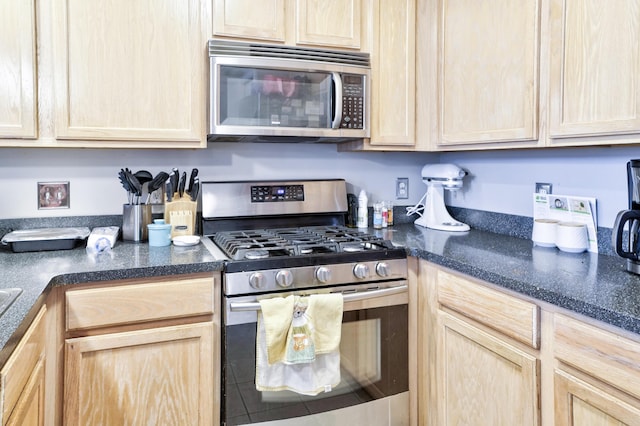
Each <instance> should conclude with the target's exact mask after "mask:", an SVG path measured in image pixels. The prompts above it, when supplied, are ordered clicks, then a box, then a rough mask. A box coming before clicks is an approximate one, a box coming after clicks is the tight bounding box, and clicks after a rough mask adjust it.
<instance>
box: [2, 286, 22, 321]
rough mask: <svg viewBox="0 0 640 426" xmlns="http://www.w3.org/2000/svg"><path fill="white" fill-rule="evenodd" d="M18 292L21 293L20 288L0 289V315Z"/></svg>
mask: <svg viewBox="0 0 640 426" xmlns="http://www.w3.org/2000/svg"><path fill="white" fill-rule="evenodd" d="M20 293H22V289H20V288H4V289H2V290H0V315H2V314H3V313H4V311H6V310H7V309H8V308H9V306H11V304H12V303H13V302H14V300H16V298H17V297H18V296H19V295H20Z"/></svg>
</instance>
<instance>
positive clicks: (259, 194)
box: [251, 185, 304, 203]
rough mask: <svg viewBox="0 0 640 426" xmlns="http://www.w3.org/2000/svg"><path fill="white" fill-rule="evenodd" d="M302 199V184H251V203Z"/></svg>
mask: <svg viewBox="0 0 640 426" xmlns="http://www.w3.org/2000/svg"><path fill="white" fill-rule="evenodd" d="M286 201H304V186H303V185H252V186H251V202H252V203H274V202H275V203H277V202H286Z"/></svg>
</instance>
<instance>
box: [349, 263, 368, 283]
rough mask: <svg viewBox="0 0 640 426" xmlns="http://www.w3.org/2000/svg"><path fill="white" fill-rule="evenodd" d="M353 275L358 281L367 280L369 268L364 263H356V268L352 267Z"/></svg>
mask: <svg viewBox="0 0 640 426" xmlns="http://www.w3.org/2000/svg"><path fill="white" fill-rule="evenodd" d="M353 275H355V276H356V278H359V279H363V278H367V275H369V266H367V264H366V263H357V264H356V266H354V267H353Z"/></svg>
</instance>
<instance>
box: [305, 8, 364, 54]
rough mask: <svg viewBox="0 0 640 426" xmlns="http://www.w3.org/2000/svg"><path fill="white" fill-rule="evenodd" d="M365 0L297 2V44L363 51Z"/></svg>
mask: <svg viewBox="0 0 640 426" xmlns="http://www.w3.org/2000/svg"><path fill="white" fill-rule="evenodd" d="M361 3H362V0H296V44H309V45H318V46H327V47H332V46H335V47H346V48H352V49H360V46H361V40H360V28H361V8H362V5H361Z"/></svg>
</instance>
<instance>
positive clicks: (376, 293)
mask: <svg viewBox="0 0 640 426" xmlns="http://www.w3.org/2000/svg"><path fill="white" fill-rule="evenodd" d="M407 290H408V287H407V286H406V285H400V286H397V287H391V288H383V289H380V290H371V291H360V292H358V293H348V294H345V295H344V296H342V301H343V302H344V303H347V302H357V301H360V300H367V299H373V298H376V297H383V296H391V295H392V294H399V293H406V292H407ZM320 294H322V293H320ZM229 308H230V310H231V312H248V311H259V310H260V302H231V303H230V304H229Z"/></svg>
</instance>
